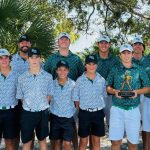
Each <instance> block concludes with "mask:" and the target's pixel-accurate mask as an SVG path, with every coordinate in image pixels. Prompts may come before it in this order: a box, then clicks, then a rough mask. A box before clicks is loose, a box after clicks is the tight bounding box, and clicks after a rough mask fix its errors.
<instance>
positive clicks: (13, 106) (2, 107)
mask: <svg viewBox="0 0 150 150" xmlns="http://www.w3.org/2000/svg"><path fill="white" fill-rule="evenodd" d="M13 108H15V105H11V106H0V110H7V109H13Z"/></svg>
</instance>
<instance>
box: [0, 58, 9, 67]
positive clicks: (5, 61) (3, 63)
mask: <svg viewBox="0 0 150 150" xmlns="http://www.w3.org/2000/svg"><path fill="white" fill-rule="evenodd" d="M9 64H10V58H9V56H0V67H1V68H5V67H8V66H9Z"/></svg>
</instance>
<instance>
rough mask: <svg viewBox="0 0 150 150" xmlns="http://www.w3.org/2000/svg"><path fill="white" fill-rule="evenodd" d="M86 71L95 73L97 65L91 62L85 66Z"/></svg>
mask: <svg viewBox="0 0 150 150" xmlns="http://www.w3.org/2000/svg"><path fill="white" fill-rule="evenodd" d="M85 68H86V71H87V72H89V73H95V72H96V69H97V64H95V63H93V62H91V63H88V64H86V65H85Z"/></svg>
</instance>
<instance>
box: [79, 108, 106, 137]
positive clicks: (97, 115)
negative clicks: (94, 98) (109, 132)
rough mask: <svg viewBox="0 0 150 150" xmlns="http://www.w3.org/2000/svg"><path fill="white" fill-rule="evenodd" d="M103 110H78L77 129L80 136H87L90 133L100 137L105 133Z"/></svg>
mask: <svg viewBox="0 0 150 150" xmlns="http://www.w3.org/2000/svg"><path fill="white" fill-rule="evenodd" d="M104 116H105V115H104V112H103V109H102V110H98V111H95V112H88V111H85V110H81V109H80V110H79V131H78V134H79V136H80V137H81V138H84V137H87V136H89V135H90V134H92V135H95V136H98V137H101V136H104V135H105V126H104Z"/></svg>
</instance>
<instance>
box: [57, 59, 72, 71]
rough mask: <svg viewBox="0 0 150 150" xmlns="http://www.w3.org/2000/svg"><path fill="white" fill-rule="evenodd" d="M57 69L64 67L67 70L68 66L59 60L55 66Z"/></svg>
mask: <svg viewBox="0 0 150 150" xmlns="http://www.w3.org/2000/svg"><path fill="white" fill-rule="evenodd" d="M59 67H65V68H67V69H69V64H68V63H67V62H66V61H64V60H60V61H59V62H58V63H57V65H56V68H57V69H58V68H59Z"/></svg>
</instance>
